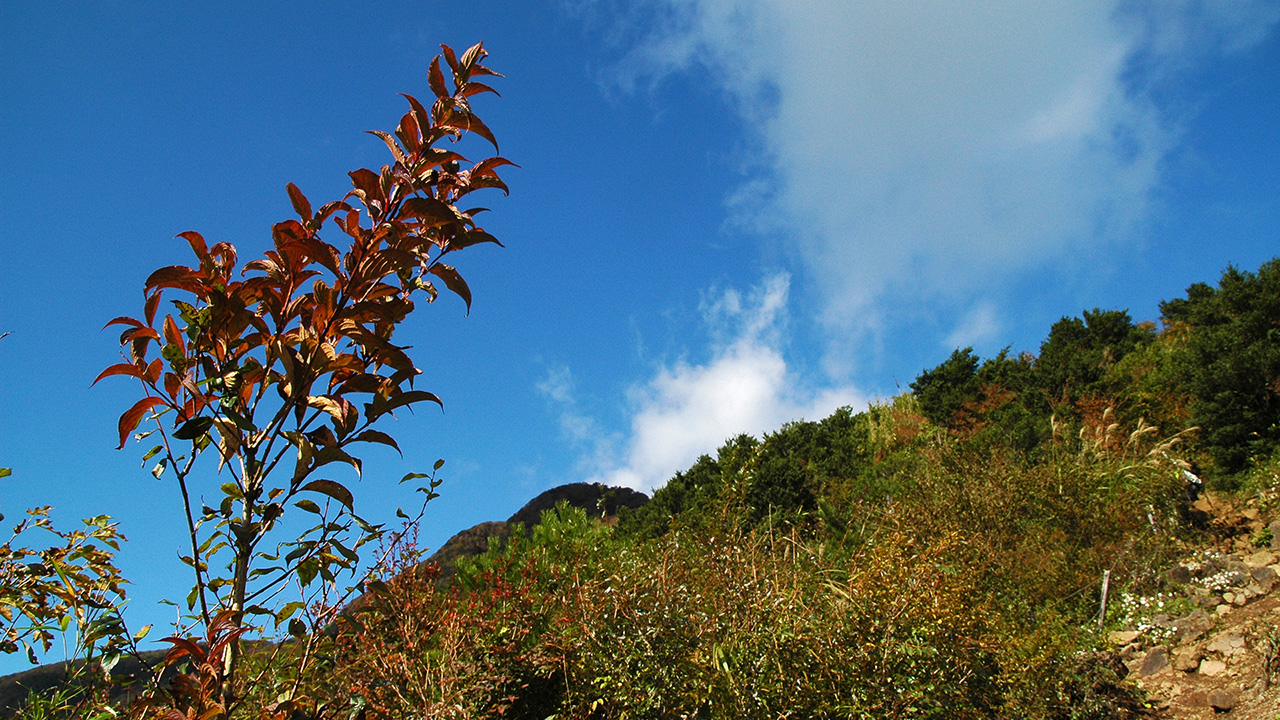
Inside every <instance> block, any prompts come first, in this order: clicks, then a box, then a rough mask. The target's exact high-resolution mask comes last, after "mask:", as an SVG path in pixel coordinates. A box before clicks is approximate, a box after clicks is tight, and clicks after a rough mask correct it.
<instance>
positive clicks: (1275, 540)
mask: <svg viewBox="0 0 1280 720" xmlns="http://www.w3.org/2000/svg"><path fill="white" fill-rule="evenodd" d="M1267 529H1269V530H1270V531H1271V549H1272V550H1280V520H1272V521H1271V524H1270V525H1268V526H1267Z"/></svg>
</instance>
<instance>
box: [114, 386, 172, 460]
mask: <svg viewBox="0 0 1280 720" xmlns="http://www.w3.org/2000/svg"><path fill="white" fill-rule="evenodd" d="M163 404H164V400H161V399H160V398H158V397H145V398H142V399H141V400H139V401H138V402H136V403H134V406H133V407H131V408H129V409H128V410H126V411H125V412H124V414H123V415H121V416H120V446H119V447H117V448H116V449H117V450H120V449H123V448H124V443H125V441H126V440H128V439H129V433H131V432H133V431H134V430H136V429H137V428H138V423H140V422H142V416H143V415H146V414H147V411H149V410H150V409H151V408H153V407H155V406H157V405H163Z"/></svg>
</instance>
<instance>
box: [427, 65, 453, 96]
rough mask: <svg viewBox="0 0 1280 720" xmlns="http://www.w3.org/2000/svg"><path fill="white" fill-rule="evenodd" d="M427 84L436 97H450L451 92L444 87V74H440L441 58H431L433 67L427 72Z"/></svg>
mask: <svg viewBox="0 0 1280 720" xmlns="http://www.w3.org/2000/svg"><path fill="white" fill-rule="evenodd" d="M427 84H428V85H430V86H431V92H433V93H435V94H436V97H448V96H449V90H448V89H446V88H445V86H444V73H442V72H440V56H439V55H437V56H435V57H433V58H431V67H430V69H428V70H427Z"/></svg>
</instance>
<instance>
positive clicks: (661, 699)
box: [333, 507, 1001, 720]
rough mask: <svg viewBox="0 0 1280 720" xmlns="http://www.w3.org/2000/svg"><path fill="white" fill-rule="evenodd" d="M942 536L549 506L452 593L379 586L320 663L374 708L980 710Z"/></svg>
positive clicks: (665, 712)
mask: <svg viewBox="0 0 1280 720" xmlns="http://www.w3.org/2000/svg"><path fill="white" fill-rule="evenodd" d="M552 538H554V540H553V539H552ZM961 542H962V541H961V540H960V539H958V538H938V539H935V541H933V542H931V543H928V544H922V543H919V542H916V541H914V540H912V539H911V538H910V537H908V536H906V535H904V534H901V533H894V532H889V531H886V532H884V533H883V534H880V535H877V537H876V538H875V541H874V542H869V543H867V544H865V545H864V546H863V547H862V548H860V549H859V550H858V551H857V552H856V553H854V554H852V555H848V556H841V555H839V554H834V553H833V554H827V553H822V552H818V551H815V549H814V548H812V547H809V546H806V545H805V544H803V543H800V542H797V541H796V540H795V539H794V538H793V537H787V536H782V537H778V536H774V535H769V534H767V533H759V532H747V533H742V532H739V531H737V530H736V529H734V528H733V527H721V528H719V531H718V532H717V531H713V530H712V529H711V528H709V527H708V528H703V529H702V530H700V531H697V532H694V531H680V532H672V533H669V534H667V535H664V536H663V537H662V538H660V539H659V540H656V541H650V542H645V543H639V544H629V543H622V542H620V541H618V540H617V539H616V538H613V537H612V531H611V530H610V529H608V528H605V527H603V526H599V525H596V524H595V523H593V522H591V521H589V520H588V519H587V518H586V516H585V514H583V513H582V512H581V511H580V510H576V509H571V508H563V507H562V508H560V509H559V510H558V511H557V512H555V513H548V514H547V515H546V516H545V520H544V522H543V523H542V525H540V526H539V528H538V530H537V531H536V532H535V534H534V537H533V538H532V539H531V540H525V539H523V537H522V536H520V535H517V536H515V537H514V538H513V540H512V542H511V543H510V544H509V545H508V546H507V547H505V548H498V547H496V546H495V547H494V548H493V549H492V550H491V551H490V552H489V553H488V554H487V555H486V556H485V557H484V558H482V559H479V560H478V561H477V562H475V563H473V564H471V565H470V566H469V567H467V568H466V569H465V570H464V571H463V572H462V575H463V576H465V578H466V580H465V583H464V584H465V586H466V588H467V590H465V591H463V590H462V589H461V588H455V589H453V590H451V591H442V590H437V589H436V588H435V587H434V586H433V585H432V584H431V583H430V582H429V576H424V575H417V574H413V573H409V574H406V575H402V576H401V579H399V580H396V581H393V582H392V583H390V584H389V586H388V589H387V591H386V593H385V595H384V596H383V597H384V598H385V600H386V601H378V602H375V603H372V604H370V605H369V606H368V607H367V609H366V611H365V612H363V613H362V614H361V616H360V623H361V626H362V630H361V631H359V632H358V633H353V634H350V635H345V636H342V637H341V638H340V639H339V641H338V642H339V646H340V652H339V654H338V657H339V661H338V665H337V669H336V672H335V674H334V676H333V677H334V678H335V679H341V680H344V681H345V683H346V685H345V687H343V688H342V690H343V691H347V692H350V691H354V692H356V693H357V694H359V695H361V696H362V697H364V698H365V699H366V701H367V702H368V703H369V707H370V708H373V709H376V710H377V711H378V712H380V713H385V714H386V716H389V717H398V716H402V715H404V714H407V713H408V712H410V711H416V712H419V713H420V714H422V711H423V709H429V711H428V712H426V713H425V714H424V716H427V717H454V716H456V717H468V716H470V717H490V716H493V717H497V716H503V717H528V718H538V719H539V720H541V719H542V718H545V717H549V716H553V715H554V716H556V717H564V718H652V717H703V718H727V717H901V718H913V717H960V718H963V717H989V716H991V714H992V713H993V712H994V711H995V709H996V708H997V707H998V706H999V704H1000V698H1001V693H1000V689H999V684H998V682H997V676H998V672H999V667H998V665H997V656H996V654H995V653H994V652H993V651H992V647H995V646H996V645H997V643H995V642H994V641H993V637H992V634H991V631H990V629H989V628H988V626H987V618H988V609H987V608H986V607H985V605H984V603H983V602H982V599H981V596H980V595H979V594H978V592H977V584H976V582H975V578H974V577H973V575H972V574H971V573H968V572H965V571H963V570H962V569H961V566H960V565H959V564H958V563H957V562H956V558H958V557H961V556H963V554H964V551H963V549H962V548H961V547H960V544H961ZM565 548H571V552H564V551H563V550H564V549H565ZM424 618H427V619H428V620H424ZM335 690H336V688H335Z"/></svg>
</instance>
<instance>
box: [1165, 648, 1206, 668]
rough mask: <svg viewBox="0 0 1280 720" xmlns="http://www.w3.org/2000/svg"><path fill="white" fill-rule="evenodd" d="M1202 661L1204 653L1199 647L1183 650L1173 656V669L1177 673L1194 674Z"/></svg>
mask: <svg viewBox="0 0 1280 720" xmlns="http://www.w3.org/2000/svg"><path fill="white" fill-rule="evenodd" d="M1203 659H1204V651H1203V650H1201V649H1200V648H1199V647H1188V648H1183V649H1181V650H1179V651H1178V652H1177V653H1176V654H1174V656H1173V669H1174V670H1177V671H1178V672H1186V673H1189V672H1195V671H1196V670H1197V669H1199V667H1200V661H1201V660H1203Z"/></svg>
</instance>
